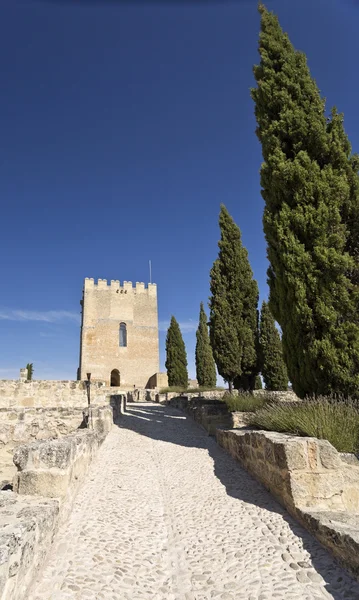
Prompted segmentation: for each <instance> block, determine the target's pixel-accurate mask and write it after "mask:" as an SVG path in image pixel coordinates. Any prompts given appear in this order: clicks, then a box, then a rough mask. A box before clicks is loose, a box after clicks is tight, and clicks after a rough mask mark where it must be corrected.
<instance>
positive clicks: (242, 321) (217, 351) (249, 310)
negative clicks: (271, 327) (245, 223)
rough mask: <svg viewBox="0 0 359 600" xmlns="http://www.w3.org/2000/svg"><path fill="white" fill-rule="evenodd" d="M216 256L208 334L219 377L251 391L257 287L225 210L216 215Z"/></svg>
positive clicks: (245, 252) (234, 226) (255, 371)
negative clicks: (219, 231) (217, 249)
mask: <svg viewBox="0 0 359 600" xmlns="http://www.w3.org/2000/svg"><path fill="white" fill-rule="evenodd" d="M219 226H220V230H221V239H220V241H219V243H218V247H219V254H218V258H217V260H216V261H215V262H214V264H213V267H212V269H211V282H210V287H211V297H210V320H209V331H210V340H211V345H212V349H213V356H214V360H215V362H216V365H217V369H218V372H219V374H220V375H221V376H222V377H223V379H225V381H227V382H228V384H229V389H230V391H232V387H233V383H235V386H236V387H238V388H242V389H245V390H252V389H254V386H255V378H256V375H257V373H258V368H257V343H256V342H257V305H258V286H257V282H256V281H255V280H254V279H253V273H252V269H251V266H250V264H249V260H248V253H247V250H246V249H245V248H244V246H243V245H242V241H241V232H240V229H239V227H238V226H237V225H236V224H235V223H234V221H233V219H232V217H231V216H230V215H229V213H228V211H227V209H226V207H225V206H224V205H221V211H220V215H219Z"/></svg>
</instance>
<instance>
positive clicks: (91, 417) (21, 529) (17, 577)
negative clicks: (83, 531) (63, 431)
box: [0, 396, 123, 600]
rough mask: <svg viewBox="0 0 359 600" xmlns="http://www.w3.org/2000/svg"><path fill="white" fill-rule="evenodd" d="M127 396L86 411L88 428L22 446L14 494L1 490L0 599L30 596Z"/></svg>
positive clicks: (17, 452)
mask: <svg viewBox="0 0 359 600" xmlns="http://www.w3.org/2000/svg"><path fill="white" fill-rule="evenodd" d="M121 402H122V404H123V396H118V397H112V398H111V406H106V407H93V408H92V407H91V408H90V409H85V411H84V420H85V421H86V423H87V424H88V427H89V428H88V429H83V430H79V431H77V432H76V433H74V434H72V435H68V436H65V437H63V438H61V439H55V440H41V441H37V442H33V443H31V444H27V445H22V446H19V447H18V448H17V449H16V450H15V453H14V462H15V464H16V467H17V469H18V471H17V474H16V477H15V480H14V492H16V493H13V492H0V522H1V528H0V598H1V600H26V598H27V597H28V589H29V587H30V585H31V582H32V581H33V579H34V578H35V575H36V573H37V571H38V569H39V568H40V567H41V565H42V564H43V562H44V560H45V559H46V555H47V552H48V550H49V548H50V546H51V543H52V540H53V536H54V534H55V532H56V530H57V528H58V525H59V523H60V522H61V521H63V520H64V519H65V518H66V517H67V516H68V514H69V512H70V509H71V506H72V503H73V500H74V497H75V495H76V492H77V490H78V487H79V485H80V483H81V480H82V479H83V478H84V476H85V475H86V472H87V469H88V467H89V465H90V462H91V460H92V459H93V458H94V456H95V454H96V452H97V450H98V448H99V446H100V444H101V443H102V442H103V440H104V439H105V437H106V435H107V433H108V432H109V431H110V429H111V427H112V425H113V421H114V416H115V420H116V421H117V419H118V418H119V415H120V413H121V411H122V410H123V409H122V407H121Z"/></svg>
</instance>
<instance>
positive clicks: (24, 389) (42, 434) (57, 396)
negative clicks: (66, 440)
mask: <svg viewBox="0 0 359 600" xmlns="http://www.w3.org/2000/svg"><path fill="white" fill-rule="evenodd" d="M113 392H114V388H106V386H105V385H104V384H103V383H101V382H94V383H93V384H91V406H94V407H96V406H97V407H99V406H109V405H110V404H111V398H112V394H113ZM87 407H88V400H87V391H86V387H85V385H84V383H83V382H81V381H36V380H35V381H23V380H2V381H0V489H2V488H3V487H4V486H6V485H7V484H8V483H9V482H11V480H12V477H13V475H14V464H13V461H12V455H13V450H14V448H16V447H17V446H18V445H19V444H24V443H28V442H33V441H36V440H42V439H53V438H60V437H63V436H65V435H68V434H70V433H72V432H74V431H75V430H77V429H78V428H79V427H82V426H84V425H85V423H84V411H86V410H87Z"/></svg>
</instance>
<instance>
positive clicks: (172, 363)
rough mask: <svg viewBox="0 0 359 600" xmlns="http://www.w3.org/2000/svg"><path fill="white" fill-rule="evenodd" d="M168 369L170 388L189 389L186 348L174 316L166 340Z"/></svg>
mask: <svg viewBox="0 0 359 600" xmlns="http://www.w3.org/2000/svg"><path fill="white" fill-rule="evenodd" d="M166 369H167V376H168V385H169V386H171V387H172V386H181V387H183V388H187V387H188V372H187V354H186V347H185V344H184V341H183V337H182V334H181V330H180V328H179V325H178V323H177V321H176V319H175V317H173V316H172V317H171V323H170V326H169V328H168V331H167V338H166Z"/></svg>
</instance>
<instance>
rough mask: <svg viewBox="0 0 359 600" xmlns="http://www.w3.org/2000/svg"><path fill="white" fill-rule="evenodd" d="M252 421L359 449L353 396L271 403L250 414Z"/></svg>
mask: <svg viewBox="0 0 359 600" xmlns="http://www.w3.org/2000/svg"><path fill="white" fill-rule="evenodd" d="M249 425H252V426H255V427H259V428H260V429H266V430H268V431H279V432H282V433H293V434H295V435H302V436H309V437H316V438H319V439H324V440H328V441H329V442H330V443H331V444H332V445H333V446H334V447H335V448H336V449H337V450H338V452H355V453H356V452H358V451H359V407H358V404H357V403H354V402H353V401H352V400H345V399H343V398H338V397H324V396H320V397H317V398H316V399H310V398H309V399H306V400H303V401H302V402H292V403H289V402H288V403H275V404H273V403H272V404H269V405H268V406H265V407H263V408H262V409H261V410H259V411H258V412H256V414H255V415H253V417H250V419H249Z"/></svg>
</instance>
